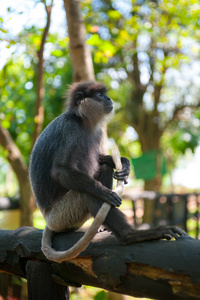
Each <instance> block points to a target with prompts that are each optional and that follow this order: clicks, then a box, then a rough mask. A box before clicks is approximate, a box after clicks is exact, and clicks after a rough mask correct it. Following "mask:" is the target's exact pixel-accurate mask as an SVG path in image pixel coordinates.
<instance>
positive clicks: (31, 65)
mask: <svg viewBox="0 0 200 300" xmlns="http://www.w3.org/2000/svg"><path fill="white" fill-rule="evenodd" d="M19 39H20V44H18V41H16V44H17V45H18V47H19V48H20V49H21V51H18V53H17V52H16V53H15V54H13V55H12V56H11V57H10V59H9V60H8V62H7V63H6V65H5V66H4V67H3V69H2V70H1V71H0V91H1V102H0V111H1V115H0V119H1V121H2V125H3V126H4V127H5V128H7V129H8V130H9V132H10V133H11V135H12V137H13V139H14V141H15V142H16V144H17V145H18V147H19V148H20V150H21V152H22V154H23V156H24V158H25V160H26V162H27V163H28V161H29V155H30V151H31V145H32V136H33V130H34V122H33V120H34V114H35V103H36V89H37V62H38V57H37V50H38V49H39V46H40V42H41V30H39V29H37V28H35V27H31V28H30V29H25V30H24V31H23V32H22V33H21V34H20V35H19ZM9 46H10V47H11V44H10V45H9ZM46 55H48V58H47V59H45V61H44V84H45V96H44V101H43V105H44V107H45V119H44V127H45V126H46V125H47V124H48V123H49V122H50V121H52V119H54V118H55V117H56V116H57V115H58V114H60V113H61V112H62V110H63V103H64V98H63V94H64V92H65V89H66V85H67V83H71V81H72V68H71V64H70V63H69V62H70V60H69V52H68V40H67V39H60V38H59V37H58V36H57V35H50V36H49V38H48V40H47V44H46Z"/></svg>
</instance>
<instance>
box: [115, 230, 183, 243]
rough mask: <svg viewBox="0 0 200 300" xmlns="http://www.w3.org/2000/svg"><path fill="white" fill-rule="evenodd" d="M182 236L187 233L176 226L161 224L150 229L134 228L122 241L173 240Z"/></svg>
mask: <svg viewBox="0 0 200 300" xmlns="http://www.w3.org/2000/svg"><path fill="white" fill-rule="evenodd" d="M180 236H187V234H186V233H185V232H184V231H183V230H181V229H180V228H179V227H176V226H159V227H156V228H152V229H148V230H135V229H133V231H132V232H131V233H129V234H127V235H126V236H125V237H124V238H123V239H121V240H120V243H121V244H131V243H135V242H143V241H150V240H160V239H167V240H171V239H172V238H175V239H176V240H177V239H178V238H179V237H180Z"/></svg>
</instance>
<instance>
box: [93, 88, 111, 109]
mask: <svg viewBox="0 0 200 300" xmlns="http://www.w3.org/2000/svg"><path fill="white" fill-rule="evenodd" d="M93 97H94V100H96V101H97V102H100V103H101V105H102V106H103V108H104V113H105V114H109V113H110V112H111V111H112V110H113V102H112V100H111V99H110V98H109V97H108V96H107V95H106V93H105V92H104V91H97V92H95V94H94V96H93Z"/></svg>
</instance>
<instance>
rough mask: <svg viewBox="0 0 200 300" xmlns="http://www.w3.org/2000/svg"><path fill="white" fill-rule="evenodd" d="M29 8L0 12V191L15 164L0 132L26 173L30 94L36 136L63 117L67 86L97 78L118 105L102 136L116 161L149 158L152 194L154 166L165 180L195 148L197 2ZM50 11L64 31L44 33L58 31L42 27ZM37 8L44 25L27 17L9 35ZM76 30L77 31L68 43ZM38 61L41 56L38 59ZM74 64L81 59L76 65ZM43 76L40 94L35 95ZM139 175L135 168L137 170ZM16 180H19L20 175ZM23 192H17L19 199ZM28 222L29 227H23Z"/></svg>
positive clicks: (156, 183)
mask: <svg viewBox="0 0 200 300" xmlns="http://www.w3.org/2000/svg"><path fill="white" fill-rule="evenodd" d="M22 2H23V1H22ZM33 2H34V1H31V0H30V1H29V3H30V4H31V3H32V7H31V5H30V7H26V9H24V10H23V9H22V8H19V7H15V6H13V7H12V6H9V5H7V7H6V8H5V9H4V13H2V16H1V19H0V21H1V29H0V30H1V40H2V42H1V48H0V49H1V54H0V55H1V60H2V62H1V70H0V97H1V102H0V112H1V114H0V119H1V124H2V127H1V128H2V130H1V131H0V132H1V135H0V143H1V145H2V146H3V147H2V148H1V150H0V151H1V157H2V158H1V161H0V163H1V178H2V179H1V183H3V182H4V181H5V177H6V175H5V174H6V171H4V170H7V169H6V168H8V167H6V165H5V159H6V158H7V159H8V161H9V163H10V164H11V165H12V159H13V157H14V156H13V155H14V154H11V153H9V151H10V148H9V147H6V146H5V130H6V132H7V133H9V135H10V137H11V138H12V141H13V142H14V143H15V146H17V147H18V150H19V152H18V154H19V153H20V155H21V158H22V159H23V162H24V164H25V166H28V162H29V155H30V152H31V148H32V145H33V143H34V140H35V137H34V136H35V135H37V134H36V128H37V127H38V126H39V119H40V118H38V111H39V110H38V108H37V109H36V105H37V103H38V101H37V99H38V97H37V95H42V98H41V99H40V105H39V106H41V108H42V109H41V110H42V111H43V114H44V116H42V123H41V124H40V125H42V127H43V128H44V127H45V126H46V125H47V124H48V123H49V122H50V121H51V120H52V119H53V118H55V117H56V116H57V115H58V114H60V113H61V112H62V111H63V107H64V98H63V95H64V94H65V90H66V87H67V84H70V83H71V82H72V81H73V80H88V79H91V78H94V73H95V77H96V79H97V80H101V81H103V82H104V83H105V84H106V85H107V86H108V87H109V88H110V91H109V95H110V96H111V97H112V98H113V100H114V101H116V105H115V108H116V115H115V118H114V120H113V122H112V123H111V124H110V125H109V127H108V132H109V137H113V138H114V139H115V141H116V142H117V144H118V145H119V146H120V151H121V153H122V154H123V155H127V156H128V157H129V158H130V159H132V158H134V159H137V158H139V157H143V156H142V155H146V156H147V161H148V158H149V157H150V156H152V153H153V156H154V164H153V166H152V165H149V166H151V167H149V168H154V169H155V170H154V173H153V175H151V174H150V175H148V173H149V172H148V167H147V166H148V164H146V160H145V167H146V170H145V172H142V173H143V174H144V173H146V175H145V174H144V175H145V176H143V180H144V188H145V189H147V190H157V191H158V190H160V189H161V187H162V180H161V179H162V172H161V169H162V168H161V166H162V160H165V165H166V166H165V171H164V173H165V172H166V170H167V172H168V173H170V172H171V170H172V169H173V168H174V167H175V165H176V161H177V159H178V158H179V157H180V155H183V154H185V152H186V150H187V149H190V150H191V151H192V152H194V151H195V148H196V147H197V146H198V144H199V134H198V133H199V126H200V109H199V104H200V99H199V86H200V85H199V83H200V74H199V73H200V71H199V70H200V68H199V65H200V63H199V50H200V47H199V36H200V30H199V18H198V15H199V11H200V5H199V3H198V1H189V0H188V1H187V0H186V1H175V0H172V1H164V0H163V1H131V0H126V1H119V0H118V1H116V0H115V1H107V0H100V1H95V0H93V1H80V6H79V2H77V1H75V2H74V7H72V6H71V7H70V3H71V1H67V0H65V1H63V3H62V4H61V1H60V2H59V1H57V3H54V6H53V7H52V8H51V5H52V2H49V3H46V2H45V1H41V2H40V1H38V2H35V3H33ZM58 3H60V4H59V5H60V7H59V9H60V11H59V10H58V11H57V15H56V18H59V14H58V12H59V13H60V15H62V18H63V24H64V25H65V24H66V23H65V21H66V20H65V19H64V18H65V15H63V14H61V11H62V13H63V12H64V11H65V9H66V12H68V14H66V15H67V18H68V28H67V25H66V30H64V31H62V30H60V29H61V28H60V27H59V26H57V27H56V30H55V29H54V32H52V31H51V26H56V25H55V24H54V23H55V21H52V20H50V14H48V9H47V8H49V11H51V9H52V15H53V11H54V10H55V11H56V9H58V7H57V6H58ZM71 5H72V4H71ZM77 5H78V6H77ZM37 6H39V7H40V10H43V19H44V20H43V26H40V24H37V21H36V19H37V18H36V17H35V18H34V16H32V20H31V21H29V24H28V25H27V24H23V26H22V30H20V32H17V34H16V33H13V29H12V28H10V27H9V22H10V21H12V19H15V18H16V16H18V17H22V16H24V17H25V16H26V15H28V14H30V11H31V10H33V9H37ZM50 8H51V9H50ZM70 9H72V10H71V11H70ZM73 9H76V13H74V12H73ZM186 12H187V14H186ZM9 19H10V20H9ZM54 20H55V19H54ZM16 26H17V23H16ZM47 27H48V30H49V32H47ZM49 27H50V28H49ZM45 28H46V29H45ZM54 28H55V27H54ZM77 28H79V30H80V31H79V34H77V35H75V33H74V32H76V33H78V30H77ZM62 29H63V28H62ZM67 29H68V30H67ZM45 32H46V33H47V34H46V36H45V39H44V34H45ZM55 32H56V33H55ZM63 32H64V33H63ZM70 35H71V36H70ZM86 41H87V45H86ZM78 42H79V43H78ZM81 47H82V48H81ZM84 47H85V48H84ZM41 49H42V50H41ZM84 49H86V50H84ZM6 51H7V52H6ZM78 51H79V52H78ZM5 53H6V55H5ZM7 53H9V55H8V54H7ZM38 53H43V57H42V58H41V59H40V57H39V55H38ZM80 53H81V54H83V57H82V58H80V56H81V54H80ZM91 55H92V61H93V65H91V60H90V62H89V65H88V66H87V65H85V63H84V64H83V65H81V67H82V70H84V72H85V71H86V70H88V69H89V68H90V71H89V72H90V74H91V75H84V74H83V75H80V74H78V73H77V74H78V75H77V74H76V72H80V71H81V68H80V61H83V60H84V59H85V62H86V63H87V62H88V59H87V58H89V59H91ZM78 58H80V59H81V60H79V63H78V64H77V62H78ZM41 63H42V69H41ZM78 68H79V70H78ZM39 70H40V71H39ZM41 70H42V72H43V74H42V78H43V87H42V88H41V89H40V93H39V83H38V78H39V74H40V73H41ZM77 70H78V71H77ZM93 71H94V73H93ZM86 73H87V72H86ZM87 76H88V77H87ZM41 91H42V92H41ZM43 108H44V110H43ZM41 110H40V111H41ZM40 130H41V129H39V131H40ZM3 132H4V135H3ZM3 136H4V138H3ZM110 141H111V143H112V140H110ZM152 151H153V152H152ZM133 164H134V160H133ZM137 165H138V164H137ZM17 166H18V165H17ZM12 168H13V169H14V167H13V166H12ZM23 168H24V166H23V167H22V169H23ZM135 168H136V164H135ZM139 168H140V169H141V170H143V165H142V164H141V165H140V163H139ZM27 170H28V169H27ZM135 171H136V169H135ZM26 172H27V171H26ZM15 173H16V171H15ZM140 173H141V172H140ZM164 173H163V174H164ZM26 174H27V173H26ZM133 174H134V173H133ZM135 174H136V172H135ZM152 176H153V178H152ZM23 180H24V182H25V180H27V176H26V175H24V177H23ZM23 180H22V181H23ZM18 181H19V178H18ZM19 182H20V181H19ZM19 186H20V185H19ZM24 186H25V185H23V184H21V186H20V191H21V197H22V194H23V192H22V189H23V188H24ZM4 193H5V191H4ZM28 193H29V194H30V192H28ZM30 197H31V195H30ZM25 198H26V199H27V198H28V197H27V194H26V196H25ZM27 203H31V200H30V201H28V202H27ZM22 207H24V205H22ZM27 222H28V223H30V222H31V221H30V220H29V221H27V220H25V221H23V222H22V224H24V223H27Z"/></svg>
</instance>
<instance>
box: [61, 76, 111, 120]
mask: <svg viewBox="0 0 200 300" xmlns="http://www.w3.org/2000/svg"><path fill="white" fill-rule="evenodd" d="M106 92H107V89H106V87H105V86H104V85H103V84H101V83H97V82H94V81H91V82H81V83H74V84H73V85H72V86H71V87H70V89H69V91H68V105H67V106H68V111H70V112H73V113H75V114H76V115H77V116H79V117H81V118H82V119H83V120H85V121H87V120H88V121H92V123H98V122H99V121H101V120H102V119H103V118H104V117H105V116H107V115H109V114H110V113H111V112H112V110H113V102H112V100H111V99H110V98H109V97H108V96H107V94H106Z"/></svg>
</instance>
